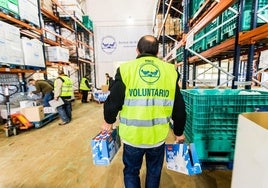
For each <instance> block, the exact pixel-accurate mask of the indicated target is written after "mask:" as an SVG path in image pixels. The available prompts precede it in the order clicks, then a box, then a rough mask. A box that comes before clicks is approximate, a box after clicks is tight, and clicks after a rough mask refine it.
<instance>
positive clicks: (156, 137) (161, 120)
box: [102, 35, 186, 188]
mask: <svg viewBox="0 0 268 188" xmlns="http://www.w3.org/2000/svg"><path fill="white" fill-rule="evenodd" d="M137 54H138V56H137V58H136V59H135V60H132V61H129V62H126V63H123V64H121V65H120V67H119V68H118V70H117V73H116V75H115V81H114V83H113V86H112V87H111V89H110V92H111V93H110V95H109V96H108V98H107V100H106V101H105V103H104V120H105V121H104V123H103V125H102V130H106V131H107V130H111V128H112V126H113V123H115V121H116V117H117V114H118V113H119V112H120V119H119V120H120V124H119V135H120V137H121V139H122V142H123V143H124V146H123V163H124V170H123V173H124V183H125V187H126V188H134V187H135V188H139V187H141V183H140V177H139V173H140V168H141V166H142V161H143V156H145V160H146V167H147V171H146V180H145V187H147V188H157V187H159V185H160V177H161V170H162V166H163V161H164V154H165V139H166V138H167V135H168V132H169V129H170V128H169V123H170V120H171V119H172V120H173V125H174V129H173V132H174V135H175V141H176V142H183V141H184V139H185V136H184V134H183V132H184V126H185V122H186V112H185V103H184V100H183V97H182V95H181V93H180V88H179V86H178V81H179V75H178V72H177V71H176V70H175V68H174V65H172V64H169V63H166V62H163V61H161V60H160V59H159V58H157V54H158V41H157V39H156V38H155V37H154V36H151V35H146V36H143V37H142V38H141V39H140V40H139V41H138V45H137Z"/></svg>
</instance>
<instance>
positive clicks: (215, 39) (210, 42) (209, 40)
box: [205, 17, 220, 49]
mask: <svg viewBox="0 0 268 188" xmlns="http://www.w3.org/2000/svg"><path fill="white" fill-rule="evenodd" d="M218 25H219V17H218V18H216V19H215V20H213V21H212V22H211V23H209V24H208V25H207V26H206V27H205V31H206V33H208V32H210V31H211V30H213V29H214V28H216V27H217V26H218ZM219 36H220V29H219V28H218V29H215V30H214V31H213V32H212V33H210V34H209V35H207V36H206V39H205V40H206V49H209V48H211V47H213V46H216V45H217V44H219V43H220V37H219Z"/></svg>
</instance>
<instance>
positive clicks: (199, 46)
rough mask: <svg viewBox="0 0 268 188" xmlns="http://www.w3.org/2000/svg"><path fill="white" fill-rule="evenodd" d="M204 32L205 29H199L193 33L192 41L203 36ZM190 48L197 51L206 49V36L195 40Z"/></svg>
mask: <svg viewBox="0 0 268 188" xmlns="http://www.w3.org/2000/svg"><path fill="white" fill-rule="evenodd" d="M204 34H205V29H202V30H201V31H199V32H198V33H196V34H195V35H194V41H196V40H197V39H200V38H201V37H203V35H204ZM191 48H192V50H194V51H195V52H197V53H201V52H203V51H205V50H206V49H207V47H206V37H203V38H202V39H201V40H199V41H197V42H195V43H194V44H193V46H192V47H191Z"/></svg>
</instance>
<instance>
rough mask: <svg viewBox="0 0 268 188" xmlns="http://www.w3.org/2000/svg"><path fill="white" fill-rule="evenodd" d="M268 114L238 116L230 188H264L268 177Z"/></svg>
mask: <svg viewBox="0 0 268 188" xmlns="http://www.w3.org/2000/svg"><path fill="white" fill-rule="evenodd" d="M267 145H268V112H251V113H243V114H240V115H239V116H238V126H237V134H236V143H235V155H234V166H233V173H232V183H231V187H232V188H240V187H243V188H252V187H258V188H264V187H267V177H268V160H267V159H268V150H267Z"/></svg>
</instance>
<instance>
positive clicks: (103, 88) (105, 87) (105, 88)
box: [101, 85, 109, 92]
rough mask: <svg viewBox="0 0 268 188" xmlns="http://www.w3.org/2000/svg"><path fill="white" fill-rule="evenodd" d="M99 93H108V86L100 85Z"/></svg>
mask: <svg viewBox="0 0 268 188" xmlns="http://www.w3.org/2000/svg"><path fill="white" fill-rule="evenodd" d="M101 91H102V92H107V91H109V85H102V86H101Z"/></svg>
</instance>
